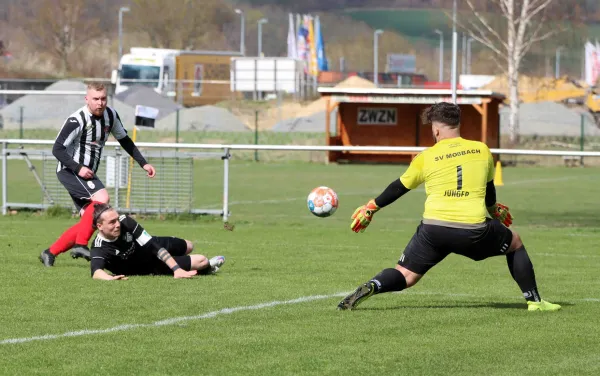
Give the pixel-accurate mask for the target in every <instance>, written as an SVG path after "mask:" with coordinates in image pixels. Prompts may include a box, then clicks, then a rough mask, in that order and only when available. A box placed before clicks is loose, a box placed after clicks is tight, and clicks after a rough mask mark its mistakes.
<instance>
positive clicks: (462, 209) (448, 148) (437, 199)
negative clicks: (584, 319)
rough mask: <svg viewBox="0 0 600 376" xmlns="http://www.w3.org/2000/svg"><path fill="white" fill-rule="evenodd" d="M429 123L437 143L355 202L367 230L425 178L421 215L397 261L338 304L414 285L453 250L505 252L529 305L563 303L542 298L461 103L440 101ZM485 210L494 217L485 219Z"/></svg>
mask: <svg viewBox="0 0 600 376" xmlns="http://www.w3.org/2000/svg"><path fill="white" fill-rule="evenodd" d="M422 120H423V123H424V124H431V129H432V132H433V138H434V140H435V145H434V146H432V147H430V148H428V149H426V150H425V151H423V152H422V153H420V154H419V155H417V156H416V157H415V158H414V160H413V161H412V162H411V164H410V166H409V167H408V169H407V170H406V172H405V173H404V174H403V175H402V176H401V177H400V179H397V180H395V181H393V182H392V183H391V184H390V185H389V186H388V187H387V188H386V189H385V190H384V191H383V193H382V194H381V195H379V196H378V197H377V198H375V199H373V200H370V201H369V202H368V203H367V204H366V205H363V206H361V207H359V208H358V209H356V211H355V212H354V214H353V215H352V220H353V221H352V224H351V228H352V230H353V231H354V232H357V233H358V232H363V231H364V230H365V229H366V228H367V226H368V225H369V224H370V223H371V220H372V219H373V216H374V215H375V213H376V212H377V211H378V210H380V209H381V208H383V207H385V206H387V205H389V204H391V203H392V202H394V201H396V200H397V199H398V198H400V197H401V196H402V195H404V194H405V193H407V192H408V191H410V190H411V189H415V188H417V187H418V186H419V185H420V184H421V183H425V192H426V195H427V200H426V201H425V211H424V213H423V219H422V221H421V223H420V224H419V226H417V230H416V233H415V234H414V235H413V237H412V239H411V240H410V242H409V243H408V245H407V246H406V248H405V249H404V253H403V254H402V256H401V257H400V260H399V261H398V264H397V265H396V267H395V268H388V269H384V270H382V271H381V272H380V273H379V274H377V275H376V276H375V277H373V278H372V279H370V280H369V281H368V282H366V283H364V284H362V285H361V286H359V287H358V288H357V289H356V290H355V291H354V292H353V293H352V294H350V295H348V296H347V297H346V298H344V299H343V300H342V301H341V302H340V303H339V304H338V308H339V309H342V310H345V309H353V308H355V307H356V306H357V305H358V304H360V303H361V302H363V301H364V300H365V299H367V298H369V297H370V296H372V295H375V294H381V293H384V292H390V291H401V290H404V289H406V288H409V287H412V286H414V285H415V284H416V283H417V282H418V281H419V280H420V279H421V278H422V277H423V275H424V274H425V273H427V271H428V270H429V269H431V268H432V267H434V266H435V265H437V264H438V263H439V262H440V261H442V260H443V259H444V258H445V257H446V256H447V255H448V254H450V253H455V254H459V255H462V256H466V257H468V258H470V259H472V260H475V261H480V260H484V259H486V258H488V257H492V256H501V255H502V256H505V257H506V261H507V264H508V270H509V271H510V274H511V276H512V277H513V279H514V280H515V281H516V282H517V284H518V285H519V288H520V289H521V291H522V292H523V296H524V297H525V300H526V301H527V309H528V310H529V311H556V310H559V309H560V305H558V304H552V303H549V302H547V301H545V300H542V299H541V297H540V294H539V292H538V288H537V284H536V282H535V274H534V272H533V265H532V264H531V260H530V259H529V256H528V254H527V251H526V250H525V246H524V245H523V243H522V241H521V238H520V237H519V235H518V234H517V232H515V231H514V230H511V229H509V228H508V227H509V226H510V225H511V224H512V216H511V214H510V212H509V210H508V207H506V206H504V205H502V204H499V203H497V202H496V189H495V187H494V180H493V179H494V160H493V158H492V154H491V152H490V150H489V149H488V147H487V146H486V145H485V144H484V143H482V142H478V141H470V140H466V139H463V138H461V137H460V127H459V125H460V108H459V107H458V106H457V105H454V104H451V103H445V102H441V103H437V104H435V105H433V106H431V107H429V108H427V109H426V110H425V111H424V112H423V115H422ZM487 214H489V215H490V216H491V219H490V218H487Z"/></svg>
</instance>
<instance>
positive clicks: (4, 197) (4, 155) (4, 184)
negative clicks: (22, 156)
mask: <svg viewBox="0 0 600 376" xmlns="http://www.w3.org/2000/svg"><path fill="white" fill-rule="evenodd" d="M7 152H8V144H7V143H6V142H3V143H2V215H6V213H7V212H8V210H7V209H8V208H7V206H6V201H7V198H8V193H7V192H6V191H7V190H8V184H7V180H8V179H7V171H6V168H7V163H6V159H7V158H8V155H7Z"/></svg>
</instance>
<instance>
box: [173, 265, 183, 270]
mask: <svg viewBox="0 0 600 376" xmlns="http://www.w3.org/2000/svg"><path fill="white" fill-rule="evenodd" d="M177 269H181V266H179V265H175V266H174V267H172V268H171V270H172V271H176V270H177Z"/></svg>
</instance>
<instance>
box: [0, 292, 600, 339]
mask: <svg viewBox="0 0 600 376" xmlns="http://www.w3.org/2000/svg"><path fill="white" fill-rule="evenodd" d="M349 293H350V292H339V293H335V294H330V295H310V296H303V297H300V298H297V299H291V300H274V301H272V302H266V303H260V304H256V305H250V306H238V307H232V308H223V309H220V310H218V311H212V312H207V313H203V314H201V315H195V316H180V317H171V318H167V319H164V320H159V321H155V322H153V323H150V324H123V325H118V326H114V327H112V328H107V329H84V330H78V331H73V332H66V333H62V334H45V335H40V336H32V337H21V338H8V339H4V340H1V341H0V345H12V344H17V343H27V342H34V341H49V340H54V339H60V338H68V337H82V336H88V335H94V334H107V333H114V332H123V331H128V330H134V329H140V328H156V327H161V326H167V325H174V324H178V323H182V322H186V321H195V320H204V319H212V318H214V317H217V316H221V315H228V314H232V313H235V312H241V311H254V310H259V309H264V308H272V307H276V306H280V305H289V304H299V303H307V302H313V301H317V300H323V299H330V298H335V297H343V296H346V295H347V294H349ZM400 294H405V295H432V296H433V295H435V296H445V297H450V298H479V299H487V298H493V296H482V295H474V294H463V293H441V292H427V291H423V292H420V291H415V292H412V291H410V290H409V291H402V292H400ZM515 300H516V297H515ZM572 301H579V302H588V303H599V302H600V299H598V298H583V299H574V300H572Z"/></svg>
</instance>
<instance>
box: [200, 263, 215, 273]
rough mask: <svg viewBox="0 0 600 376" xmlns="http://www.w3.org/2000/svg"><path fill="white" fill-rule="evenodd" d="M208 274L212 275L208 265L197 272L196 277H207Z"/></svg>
mask: <svg viewBox="0 0 600 376" xmlns="http://www.w3.org/2000/svg"><path fill="white" fill-rule="evenodd" d="M210 273H212V268H211V267H210V264H208V266H207V267H206V268H204V269H200V270H198V275H207V274H210Z"/></svg>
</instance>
